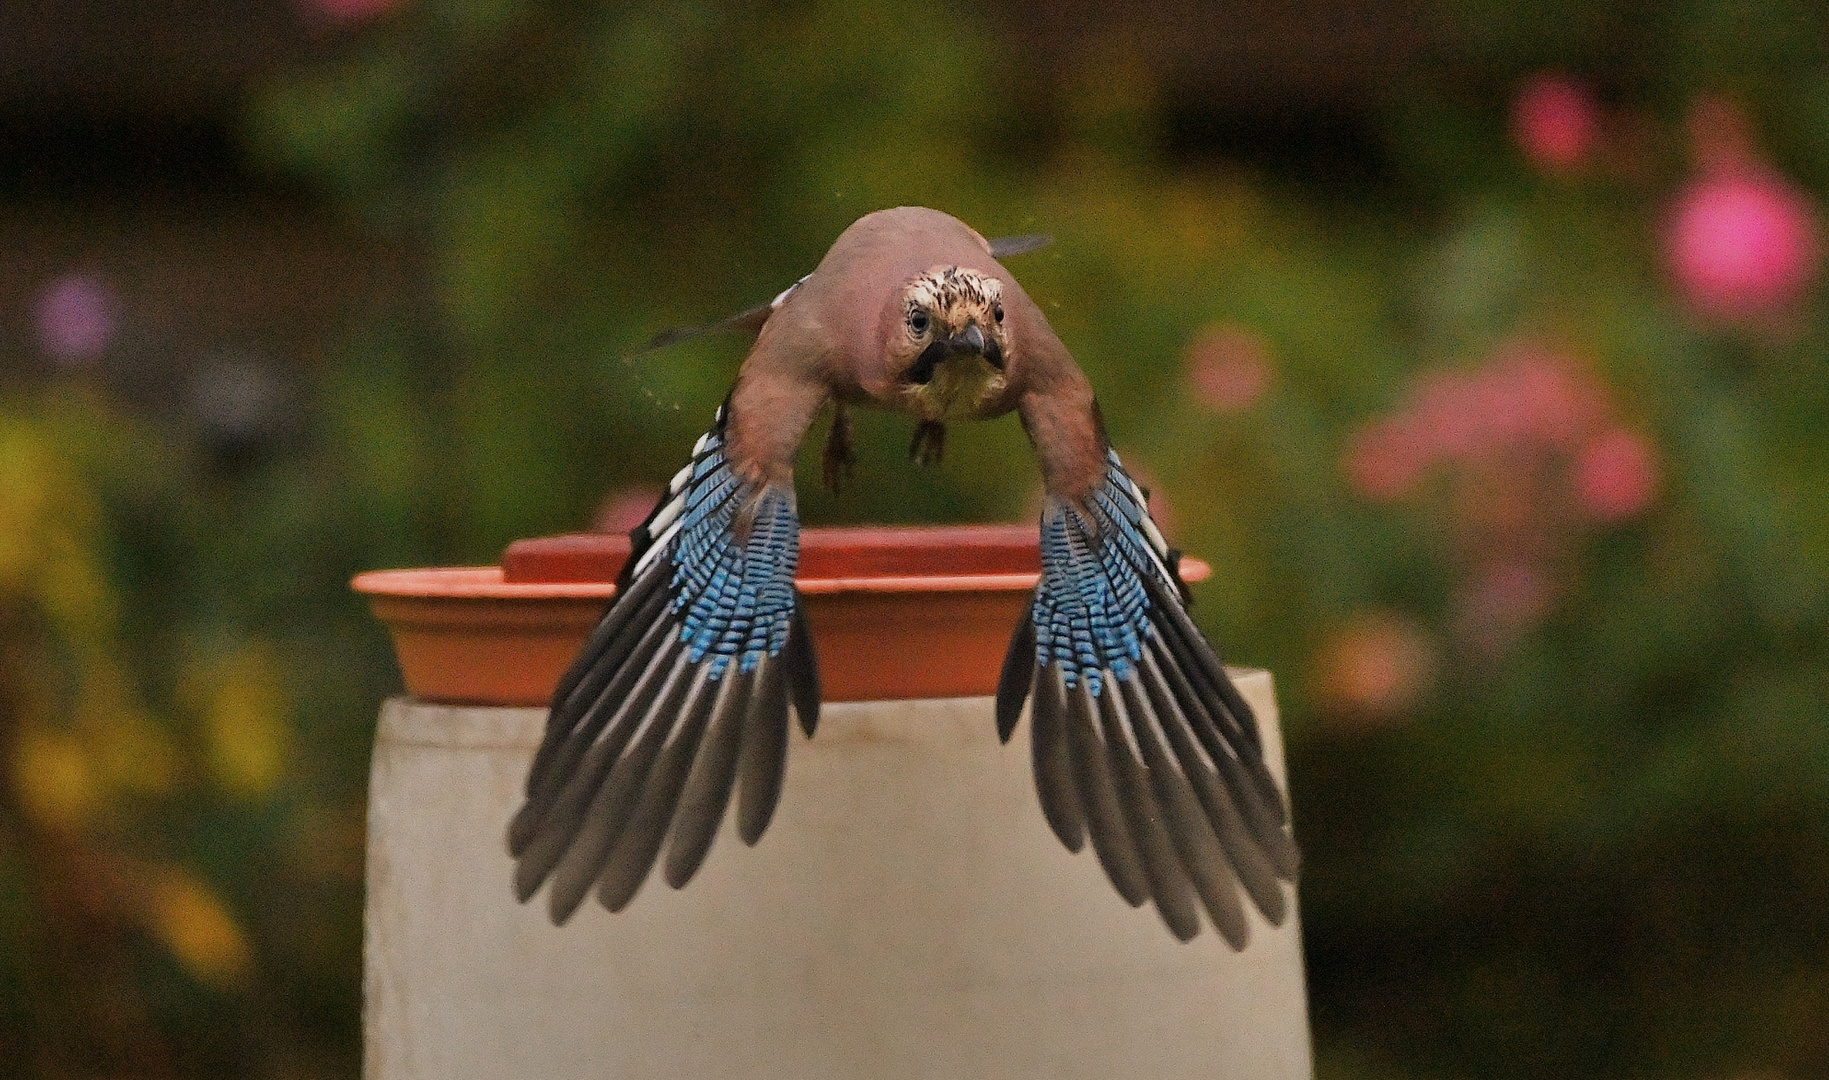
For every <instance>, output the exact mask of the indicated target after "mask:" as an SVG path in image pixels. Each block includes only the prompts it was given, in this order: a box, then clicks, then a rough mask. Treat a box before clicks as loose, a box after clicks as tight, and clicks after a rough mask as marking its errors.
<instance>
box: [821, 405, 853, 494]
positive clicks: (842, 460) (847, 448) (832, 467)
mask: <svg viewBox="0 0 1829 1080" xmlns="http://www.w3.org/2000/svg"><path fill="white" fill-rule="evenodd" d="M851 462H852V457H851V414H850V413H847V412H846V411H845V403H844V402H842V401H835V402H833V403H832V430H831V431H829V432H827V433H826V452H825V455H824V458H823V463H824V466H825V470H824V475H825V482H826V490H827V491H830V492H831V493H832V494H834V495H836V494H838V490H839V488H841V487H843V486H844V485H845V483H846V481H848V480H850V479H851Z"/></svg>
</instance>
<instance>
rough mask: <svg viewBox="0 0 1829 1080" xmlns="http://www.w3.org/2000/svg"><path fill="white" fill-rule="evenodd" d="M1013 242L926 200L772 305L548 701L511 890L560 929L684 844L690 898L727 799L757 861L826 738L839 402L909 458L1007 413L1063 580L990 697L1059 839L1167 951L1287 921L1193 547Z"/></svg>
mask: <svg viewBox="0 0 1829 1080" xmlns="http://www.w3.org/2000/svg"><path fill="white" fill-rule="evenodd" d="M1029 246H1034V245H1033V242H1032V238H1018V239H1017V240H1015V241H1011V242H999V244H998V245H996V247H995V248H994V246H993V245H992V244H991V243H990V242H987V241H986V240H985V239H984V238H983V237H982V236H980V235H979V234H978V233H976V232H974V231H973V230H972V229H970V228H969V227H967V226H966V225H965V224H963V223H962V222H960V221H958V220H956V219H955V218H952V217H949V216H948V215H946V214H943V213H940V212H938V211H935V210H927V209H922V208H918V207H902V208H899V209H894V210H884V211H881V212H878V213H874V214H870V215H868V216H866V217H864V218H861V219H859V220H858V221H857V222H856V223H855V224H853V225H852V226H851V227H850V228H848V229H846V230H845V231H844V232H843V233H842V234H841V235H840V236H839V237H838V240H837V241H836V242H834V243H833V245H832V247H831V250H830V251H828V252H827V253H826V256H825V258H824V259H822V260H821V261H820V263H819V266H818V268H817V269H815V270H814V271H813V272H812V273H811V274H808V275H807V276H806V277H804V278H802V279H801V280H800V281H799V282H797V283H795V284H794V285H793V286H791V287H790V288H789V289H787V290H786V291H785V292H783V293H782V294H781V295H780V296H778V297H776V298H775V300H774V301H773V302H772V303H771V304H769V305H767V306H766V307H765V308H758V309H756V310H754V311H751V312H746V313H744V314H743V315H740V316H736V317H735V318H733V319H731V320H726V322H725V323H724V324H723V325H726V326H743V325H746V326H754V325H756V324H757V323H759V324H760V332H759V334H758V336H757V339H756V343H755V346H754V348H752V349H751V350H750V352H749V355H748V357H747V358H746V359H745V360H744V362H743V365H742V368H741V369H740V370H739V372H738V374H737V380H736V384H735V386H734V387H732V389H731V391H730V394H729V396H728V397H727V398H726V399H725V401H724V404H723V405H722V406H720V407H719V409H718V411H717V415H716V418H715V420H714V422H713V424H712V427H711V430H710V431H708V432H707V433H706V434H705V435H704V436H703V437H701V438H700V439H699V441H698V444H697V445H696V446H695V447H694V448H693V454H692V460H691V462H690V463H689V464H688V465H687V466H686V467H685V468H683V469H681V470H680V472H679V474H678V475H677V476H675V477H674V478H673V480H672V482H671V483H670V484H669V485H668V487H667V491H666V493H665V494H664V495H663V496H662V497H661V499H660V502H659V504H658V505H656V506H655V508H654V510H653V512H652V513H651V514H649V515H648V519H647V520H646V521H645V522H644V523H643V524H642V525H640V526H639V527H637V528H636V529H635V530H634V531H633V533H632V534H631V536H632V539H633V550H632V552H631V554H630V557H629V561H628V563H627V565H626V566H625V567H624V569H623V571H622V574H621V577H620V580H619V581H618V589H617V592H616V597H615V600H614V602H613V603H612V604H611V606H610V608H609V610H608V612H606V613H605V615H604V617H603V619H602V621H601V622H600V623H599V624H598V625H597V627H596V628H595V630H593V632H592V633H591V635H590V637H589V639H588V640H587V642H586V643H585V645H584V647H583V649H582V650H581V651H580V652H579V654H578V658H577V660H576V661H575V662H574V663H573V664H572V666H571V668H570V670H568V671H567V672H566V673H565V675H564V676H563V677H562V678H561V679H560V681H559V684H558V686H557V687H556V688H555V690H554V692H553V698H552V711H551V714H550V716H549V718H548V720H547V724H546V732H545V737H544V739H543V741H542V742H541V745H540V747H539V750H538V751H537V753H536V754H535V757H534V761H533V766H532V768H531V770H530V771H529V773H528V777H527V797H526V802H525V804H524V805H523V806H522V807H521V809H520V811H519V813H518V814H517V815H516V816H515V818H514V821H513V823H512V824H511V826H510V828H509V850H510V852H511V853H512V855H513V856H514V858H515V859H516V861H517V866H516V872H515V883H514V884H515V892H516V895H517V896H518V897H519V898H520V899H521V900H522V901H525V900H527V899H528V898H530V897H531V896H532V895H533V894H534V892H535V891H536V890H538V889H539V887H540V885H541V884H542V883H543V882H545V881H546V880H547V879H548V878H551V880H552V889H551V894H550V903H551V915H552V919H553V921H554V922H555V923H563V922H564V921H565V920H566V919H568V918H570V916H571V914H572V913H573V912H574V911H575V910H576V909H577V907H578V905H579V903H580V902H581V901H582V900H583V898H584V896H585V894H586V893H587V892H589V891H590V890H591V888H592V887H593V886H594V887H595V888H596V889H597V896H598V899H599V900H600V901H601V902H602V903H603V904H604V906H606V907H608V908H609V909H610V910H612V911H618V910H621V909H622V908H623V907H624V906H625V905H627V904H628V903H629V901H630V900H631V899H633V898H634V896H635V893H636V891H637V890H638V889H639V888H640V887H641V885H642V882H643V881H644V880H645V879H646V878H647V876H648V874H649V872H650V870H651V869H652V868H653V866H654V863H655V862H656V861H657V859H659V857H660V852H661V849H662V847H663V845H664V846H665V848H666V859H665V867H664V871H663V872H664V875H665V877H666V879H667V882H668V884H670V885H672V886H673V887H674V888H679V887H681V886H683V885H685V884H686V882H687V881H688V880H690V879H691V878H692V876H693V874H694V873H695V872H696V871H697V870H698V868H699V866H700V865H701V863H702V862H703V861H704V859H705V855H706V852H707V851H708V850H709V848H710V846H711V842H712V840H713V838H714V837H715V836H716V834H717V831H718V828H719V825H720V823H721V822H722V820H723V817H724V813H725V810H726V807H727V806H728V804H729V802H730V798H731V795H732V793H733V790H734V791H735V793H736V796H737V832H738V835H740V836H741V837H742V838H743V841H744V842H745V843H746V844H754V843H756V841H757V840H759V839H760V838H761V836H762V833H763V831H764V830H765V829H766V828H767V827H768V824H769V820H770V818H771V817H772V816H773V814H774V810H775V805H776V802H777V800H778V798H779V796H780V793H781V783H782V777H783V773H784V767H785V763H786V753H787V743H788V736H787V728H788V710H789V706H790V702H791V704H792V707H793V709H794V711H795V712H796V713H797V714H798V716H799V719H800V724H801V727H802V728H803V729H804V730H805V732H806V734H807V736H808V737H811V736H812V735H813V732H814V728H815V725H816V724H817V722H818V717H819V699H820V691H819V672H818V666H817V664H816V662H815V659H814V656H813V648H812V642H811V640H810V639H809V637H808V633H807V625H806V620H805V617H804V615H803V614H802V611H801V606H800V600H799V596H798V594H797V593H796V591H795V588H794V568H795V562H796V558H797V554H798V550H799V542H798V537H799V529H800V523H799V519H798V517H797V516H796V512H795V499H794V458H795V455H796V451H797V450H798V448H799V446H800V443H801V440H802V439H803V437H804V436H805V435H806V432H807V429H808V427H809V426H810V425H811V424H812V423H813V420H814V418H815V417H816V416H817V415H818V414H819V413H820V411H821V410H823V409H824V408H826V407H827V406H828V405H830V406H832V407H833V408H834V409H835V410H836V412H835V415H834V418H833V422H832V433H831V436H830V438H829V439H828V442H827V445H826V452H825V474H826V479H827V481H828V482H829V483H836V481H837V480H838V479H839V478H840V477H841V476H842V475H843V473H844V471H845V469H846V467H847V466H848V463H849V447H850V443H849V425H848V424H847V422H846V420H845V413H844V410H845V408H846V407H847V406H848V405H854V404H855V405H871V406H875V407H878V408H883V409H891V410H895V411H898V412H904V413H908V414H910V415H912V416H913V417H914V418H915V420H916V423H917V429H916V435H915V442H914V447H913V448H912V454H913V456H915V457H916V458H917V459H919V460H923V461H928V460H933V459H936V458H937V457H938V455H939V453H940V451H941V448H942V437H943V433H944V428H943V426H942V425H944V424H945V423H946V422H948V421H952V420H984V419H991V418H994V417H998V416H1002V415H1004V414H1005V413H1008V412H1010V411H1011V410H1012V409H1014V410H1015V411H1016V412H1017V414H1018V415H1019V416H1020V417H1021V419H1022V425H1023V430H1024V431H1026V432H1027V433H1028V436H1029V440H1030V442H1031V443H1032V444H1033V445H1034V447H1035V452H1036V455H1037V457H1038V458H1039V460H1040V464H1041V475H1042V480H1043V483H1044V485H1045V488H1046V499H1045V503H1044V506H1043V509H1042V512H1041V554H1042V576H1041V580H1040V582H1039V584H1038V585H1037V586H1036V589H1035V598H1034V602H1033V604H1032V605H1031V607H1030V614H1029V617H1028V618H1026V619H1023V620H1022V621H1021V623H1020V625H1018V626H1017V627H1016V629H1015V633H1014V635H1013V636H1012V638H1011V641H1010V649H1009V653H1008V656H1007V657H1006V659H1005V661H1004V665H1003V672H1002V676H1001V679H1000V681H999V685H998V689H997V696H996V723H997V730H998V735H999V736H1000V737H1001V738H1002V739H1004V740H1005V741H1008V739H1009V738H1010V735H1011V732H1012V731H1013V730H1014V728H1015V726H1016V722H1017V719H1018V716H1019V714H1020V713H1021V711H1022V707H1023V704H1024V702H1025V701H1028V700H1031V699H1032V700H1033V703H1034V704H1033V708H1032V709H1031V716H1032V721H1031V724H1032V726H1031V740H1030V741H1031V744H1032V748H1033V767H1034V774H1035V789H1036V793H1037V795H1038V796H1039V798H1040V802H1041V810H1042V814H1043V816H1044V818H1045V819H1046V820H1047V822H1048V824H1049V826H1050V827H1051V828H1052V829H1053V830H1054V833H1055V835H1056V836H1058V837H1059V838H1060V841H1061V843H1063V844H1065V845H1066V846H1067V848H1068V849H1069V850H1070V851H1076V852H1077V851H1078V850H1079V849H1080V847H1081V845H1082V843H1083V840H1084V838H1085V837H1087V836H1090V837H1091V840H1092V847H1093V851H1094V852H1096V853H1097V856H1098V860H1099V862H1100V864H1101V865H1102V866H1103V867H1104V870H1105V873H1106V875H1107V876H1108V877H1109V878H1110V879H1111V883H1112V885H1113V886H1114V887H1116V889H1117V891H1118V893H1119V894H1120V895H1121V896H1122V897H1123V898H1124V899H1125V900H1126V901H1128V902H1129V903H1130V904H1131V905H1132V906H1138V905H1141V904H1142V903H1143V902H1144V901H1146V900H1152V899H1153V900H1154V901H1155V905H1156V908H1157V910H1158V912H1160V914H1161V916H1162V919H1163V921H1164V922H1166V923H1167V924H1168V927H1169V929H1170V931H1172V932H1173V933H1174V934H1175V936H1176V937H1178V938H1180V939H1182V940H1184V941H1185V940H1187V939H1189V938H1192V937H1194V936H1195V935H1196V934H1198V933H1199V932H1200V917H1199V911H1200V909H1201V908H1204V909H1205V910H1206V912H1207V915H1208V917H1209V918H1210V919H1211V920H1212V922H1213V924H1214V926H1215V927H1216V928H1217V929H1218V931H1219V933H1220V934H1221V935H1222V936H1223V937H1224V938H1225V940H1226V941H1227V942H1229V943H1230V944H1231V945H1232V947H1233V948H1235V949H1239V948H1243V947H1244V945H1245V941H1246V936H1247V924H1246V920H1245V913H1244V909H1243V906H1242V904H1241V902H1240V897H1239V892H1240V888H1241V886H1242V889H1243V892H1244V893H1245V895H1247V896H1249V897H1250V898H1251V901H1252V902H1253V903H1254V904H1255V905H1256V906H1257V909H1258V910H1259V911H1260V912H1262V913H1263V914H1264V916H1265V917H1266V918H1267V919H1268V920H1269V921H1270V922H1271V923H1273V924H1280V923H1281V922H1282V921H1283V918H1284V917H1285V915H1286V913H1287V911H1288V901H1287V898H1286V897H1285V894H1284V890H1283V886H1282V884H1281V883H1282V882H1284V881H1293V880H1294V879H1295V873H1296V865H1297V853H1296V847H1295V844H1294V841H1293V840H1292V839H1291V838H1290V835H1289V831H1288V829H1289V816H1288V811H1287V808H1286V806H1285V803H1284V799H1283V795H1282V792H1281V791H1279V790H1278V788H1277V785H1276V782H1275V780H1274V779H1273V778H1272V777H1271V775H1270V771H1269V769H1268V768H1266V766H1265V764H1264V754H1263V743H1262V740H1261V737H1260V735H1259V732H1258V728H1257V722H1256V719H1255V718H1254V717H1253V716H1252V713H1251V709H1250V707H1249V706H1248V705H1246V703H1245V701H1244V699H1243V698H1242V697H1240V695H1239V693H1238V691H1237V690H1236V689H1235V688H1234V687H1233V685H1232V682H1231V681H1230V680H1229V679H1228V678H1227V676H1226V672H1225V669H1224V668H1223V667H1222V666H1221V665H1220V662H1219V660H1218V658H1217V657H1216V656H1215V655H1214V653H1213V649H1212V647H1211V646H1209V645H1208V644H1207V642H1206V639H1205V638H1204V637H1203V636H1202V635H1201V633H1200V631H1199V630H1198V629H1197V628H1196V627H1195V625H1194V623H1193V622H1192V620H1190V619H1189V617H1188V614H1187V610H1186V607H1185V597H1186V586H1185V585H1184V584H1183V583H1182V581H1181V579H1180V575H1179V573H1178V572H1177V567H1176V562H1177V558H1178V556H1177V553H1175V552H1173V551H1171V550H1170V549H1169V547H1168V545H1167V544H1166V543H1165V542H1164V541H1163V537H1162V534H1161V532H1160V531H1159V530H1158V529H1157V527H1156V525H1155V523H1154V522H1153V521H1152V520H1151V518H1150V515H1149V511H1148V509H1147V506H1146V499H1145V496H1144V493H1143V492H1142V490H1141V489H1140V488H1139V487H1138V486H1137V484H1136V483H1135V482H1134V481H1132V479H1131V478H1130V476H1129V475H1128V474H1127V473H1126V472H1125V471H1124V467H1123V466H1122V465H1121V464H1120V463H1119V461H1118V457H1117V455H1116V454H1115V453H1114V452H1113V451H1112V449H1111V444H1110V442H1109V440H1108V439H1107V438H1106V435H1105V430H1104V425H1103V422H1102V421H1101V419H1100V416H1099V408H1098V404H1097V402H1096V401H1095V400H1094V398H1093V393H1092V387H1091V385H1090V384H1089V383H1088V382H1087V379H1086V376H1085V375H1084V374H1083V373H1081V371H1080V369H1079V367H1078V366H1077V365H1076V364H1075V363H1074V361H1073V358H1072V357H1071V356H1070V355H1069V354H1068V352H1067V349H1066V346H1064V345H1063V344H1062V343H1061V340H1060V338H1058V337H1056V336H1055V334H1054V331H1053V330H1052V329H1051V328H1050V327H1049V325H1048V322H1047V320H1046V319H1045V318H1044V317H1043V316H1042V313H1041V310H1040V309H1039V308H1038V307H1037V306H1036V305H1035V302H1034V301H1033V300H1031V299H1030V298H1029V295H1028V294H1027V293H1026V292H1024V291H1023V288H1022V286H1021V285H1019V284H1017V283H1016V279H1015V278H1013V277H1011V276H1010V274H1009V272H1008V271H1007V270H1005V269H1004V268H1003V266H1002V265H1000V264H999V262H998V261H997V257H996V256H997V255H998V254H1006V255H1007V254H1011V253H1019V252H1020V251H1021V250H1025V249H1026V248H1027V247H1029Z"/></svg>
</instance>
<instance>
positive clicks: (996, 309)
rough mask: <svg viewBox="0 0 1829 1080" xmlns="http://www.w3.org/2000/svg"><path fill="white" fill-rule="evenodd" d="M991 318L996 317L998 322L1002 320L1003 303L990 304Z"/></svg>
mask: <svg viewBox="0 0 1829 1080" xmlns="http://www.w3.org/2000/svg"><path fill="white" fill-rule="evenodd" d="M991 318H993V319H996V320H997V321H998V322H1002V321H1003V305H1002V304H992V305H991Z"/></svg>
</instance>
